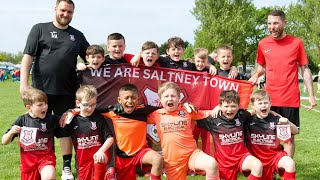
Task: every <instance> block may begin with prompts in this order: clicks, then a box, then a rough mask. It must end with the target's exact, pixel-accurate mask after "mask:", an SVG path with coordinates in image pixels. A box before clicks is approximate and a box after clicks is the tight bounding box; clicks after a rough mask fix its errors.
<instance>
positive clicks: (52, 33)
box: [50, 31, 58, 39]
mask: <svg viewBox="0 0 320 180" xmlns="http://www.w3.org/2000/svg"><path fill="white" fill-rule="evenodd" d="M50 33H51V38H53V39H58V33H57V32H55V31H51V32H50Z"/></svg>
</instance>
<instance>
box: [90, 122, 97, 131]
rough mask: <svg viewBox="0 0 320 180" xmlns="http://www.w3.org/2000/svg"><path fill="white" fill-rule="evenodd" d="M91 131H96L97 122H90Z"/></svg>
mask: <svg viewBox="0 0 320 180" xmlns="http://www.w3.org/2000/svg"><path fill="white" fill-rule="evenodd" d="M91 129H92V130H96V129H97V122H91Z"/></svg>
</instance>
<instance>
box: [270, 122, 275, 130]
mask: <svg viewBox="0 0 320 180" xmlns="http://www.w3.org/2000/svg"><path fill="white" fill-rule="evenodd" d="M269 125H270V126H269V129H271V130H274V129H275V128H276V125H275V124H274V122H270V124H269Z"/></svg>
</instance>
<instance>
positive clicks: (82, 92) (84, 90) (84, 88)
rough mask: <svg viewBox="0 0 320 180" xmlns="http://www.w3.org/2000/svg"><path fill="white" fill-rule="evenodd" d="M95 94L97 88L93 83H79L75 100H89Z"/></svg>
mask: <svg viewBox="0 0 320 180" xmlns="http://www.w3.org/2000/svg"><path fill="white" fill-rule="evenodd" d="M97 96H98V92H97V89H96V88H95V87H94V86H93V85H81V86H80V88H79V89H78V90H77V92H76V100H78V101H82V100H83V99H86V100H89V99H91V98H94V97H97Z"/></svg>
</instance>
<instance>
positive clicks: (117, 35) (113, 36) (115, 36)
mask: <svg viewBox="0 0 320 180" xmlns="http://www.w3.org/2000/svg"><path fill="white" fill-rule="evenodd" d="M121 39H123V42H124V43H126V41H125V39H124V36H123V35H122V34H120V33H112V34H109V36H108V38H107V41H108V42H109V41H110V40H121Z"/></svg>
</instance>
